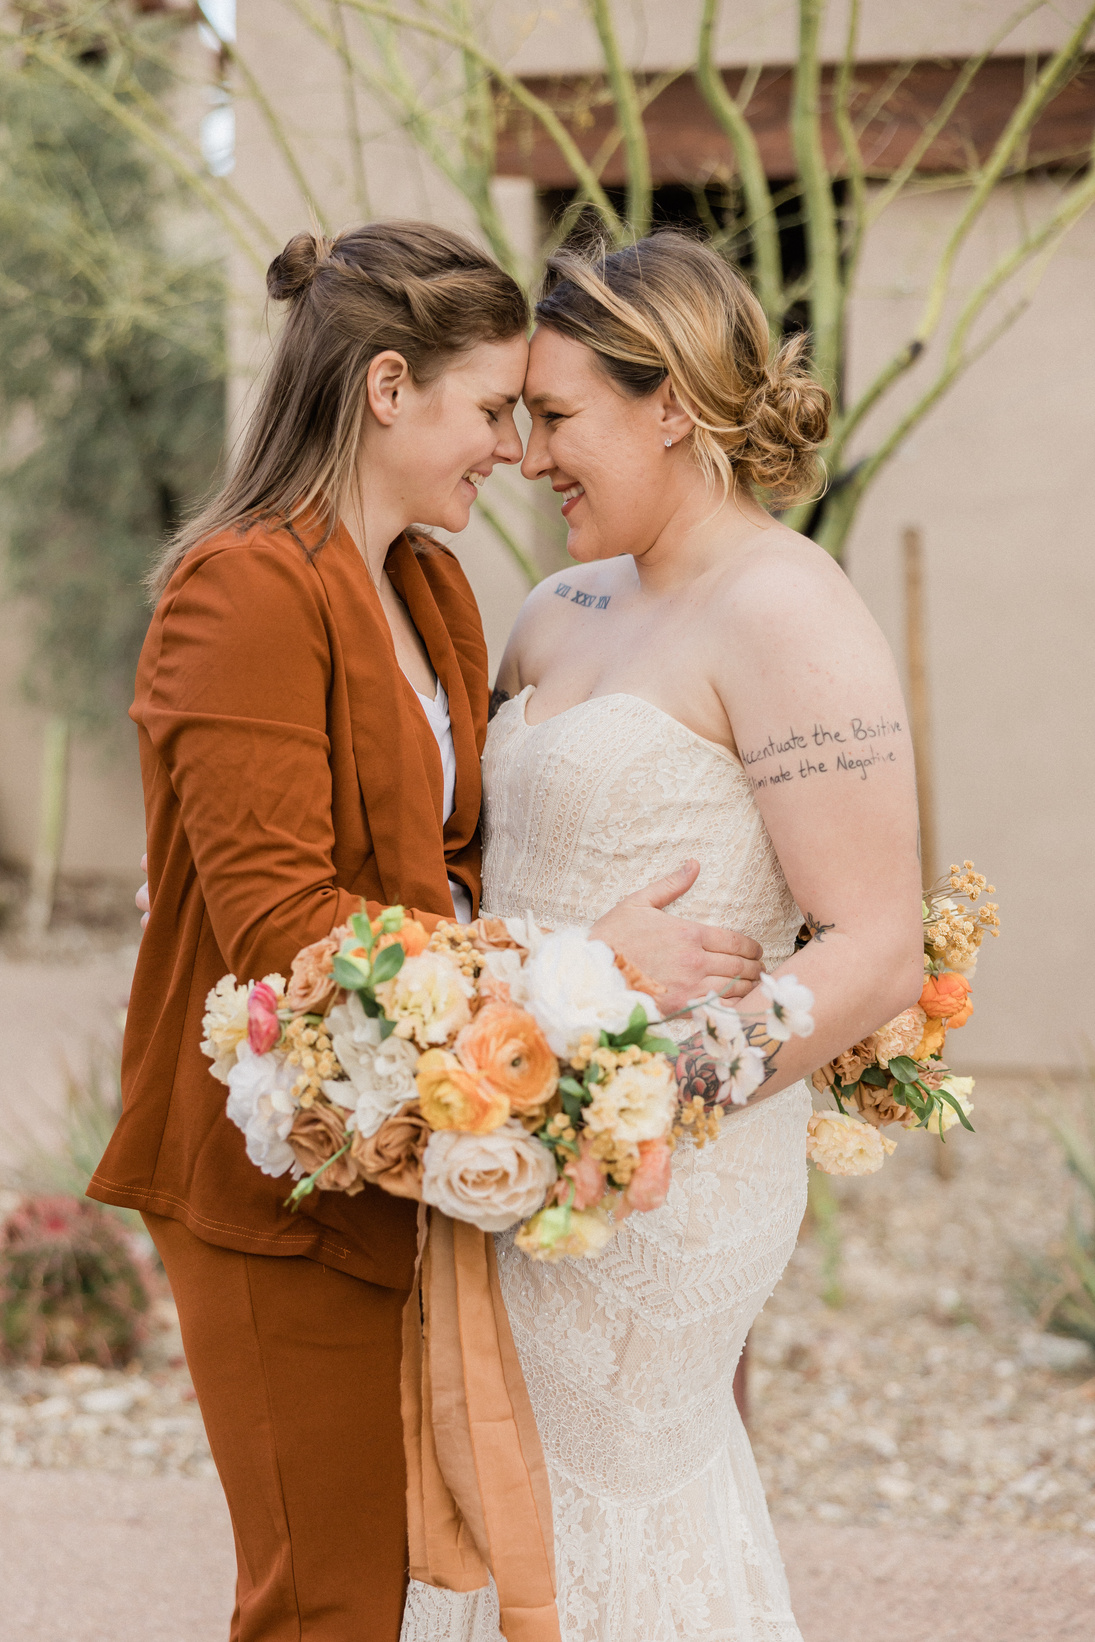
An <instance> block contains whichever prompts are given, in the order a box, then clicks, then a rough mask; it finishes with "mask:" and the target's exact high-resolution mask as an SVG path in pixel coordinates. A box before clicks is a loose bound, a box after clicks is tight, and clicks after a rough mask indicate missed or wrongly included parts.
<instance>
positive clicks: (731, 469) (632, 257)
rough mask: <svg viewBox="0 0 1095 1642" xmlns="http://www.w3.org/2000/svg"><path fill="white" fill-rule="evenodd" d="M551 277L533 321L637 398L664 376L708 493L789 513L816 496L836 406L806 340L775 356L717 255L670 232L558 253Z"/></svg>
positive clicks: (760, 317) (757, 313) (750, 302)
mask: <svg viewBox="0 0 1095 1642" xmlns="http://www.w3.org/2000/svg"><path fill="white" fill-rule="evenodd" d="M547 270H548V271H547V278H546V281H545V287H544V294H543V296H542V297H541V299H540V301H539V302H538V303H537V305H536V320H537V322H538V323H539V324H541V325H546V326H548V327H549V329H551V330H554V331H559V332H560V333H561V334H562V335H564V336H568V337H570V338H571V339H572V340H574V341H575V342H582V343H584V344H585V346H586V347H587V348H590V349H592V351H593V352H594V353H595V354H596V355H597V357H598V359H599V361H600V363H601V366H602V368H603V369H604V370H605V372H606V374H607V375H608V377H609V378H610V380H611V381H612V382H613V383H615V384H616V386H617V387H619V388H620V389H621V390H622V391H623V392H624V393H626V394H629V395H630V396H631V397H633V398H640V397H642V396H644V395H646V394H648V393H653V392H654V391H655V389H657V388H658V387H660V386H661V384H662V383H663V382H664V381H665V380H666V378H667V377H668V379H669V382H670V385H671V387H672V389H673V392H674V394H675V395H676V397H677V399H678V400H679V401H680V403H681V405H682V406H683V407H684V409H685V410H686V411H687V413H688V415H689V416H690V417H691V418H692V421H693V423H694V428H693V432H692V434H691V435H690V445H691V448H692V453H693V456H694V458H695V460H696V462H697V463H698V465H699V467H700V469H701V471H702V472H703V473H704V475H705V477H706V478H707V480H708V483H709V484H711V485H712V486H713V487H716V488H721V489H722V491H723V493H724V495H729V494H730V493H731V492H732V491H733V488H734V484H735V482H738V483H743V484H745V485H747V486H748V487H749V490H750V491H751V492H755V491H760V492H762V493H764V494H765V495H766V496H768V497H770V498H771V499H772V500H773V501H776V502H781V503H783V504H785V505H786V504H789V503H791V502H797V501H804V500H807V499H808V498H810V497H813V496H816V495H818V494H819V493H820V491H821V489H822V488H823V485H824V465H823V463H822V461H821V459H820V457H819V456H818V454H817V453H818V450H819V448H820V447H821V445H823V444H824V442H825V440H826V438H827V436H828V431H829V411H830V408H831V400H830V397H829V394H828V393H827V392H826V390H825V389H824V388H823V387H822V386H821V384H820V383H819V382H817V381H816V380H815V379H814V378H813V377H812V376H811V375H810V373H809V371H808V369H807V368H806V349H807V339H806V337H805V336H803V335H801V334H799V335H795V336H791V337H789V338H788V339H787V341H786V342H784V344H783V346H782V347H781V348H780V349H779V350H778V352H777V353H776V354H775V356H774V357H770V353H771V343H770V336H769V330H768V321H767V319H766V318H765V316H764V310H763V309H762V308H761V305H760V303H759V302H758V301H757V299H756V297H755V296H754V295H753V293H752V291H751V290H750V288H749V285H748V283H747V282H746V280H745V279H744V278H743V277H742V275H741V274H740V273H738V272H737V270H736V269H735V268H732V267H731V266H730V264H729V263H727V262H726V261H724V259H723V258H722V257H720V256H718V255H716V253H715V252H714V251H712V250H710V249H709V248H708V247H707V246H706V245H703V244H702V243H701V242H700V241H698V240H694V239H689V238H688V236H687V235H685V234H680V233H675V232H670V231H666V232H663V233H659V234H654V235H652V236H651V237H650V238H649V239H642V240H639V241H638V243H637V244H635V245H628V246H625V247H624V248H623V249H622V250H619V251H611V252H610V251H608V250H607V249H606V248H604V247H602V248H601V249H600V250H599V251H598V252H596V253H595V254H593V255H588V254H587V255H578V254H576V253H574V252H573V251H560V252H558V253H557V254H556V255H555V256H553V257H551V258H550V259H549V261H548V265H547Z"/></svg>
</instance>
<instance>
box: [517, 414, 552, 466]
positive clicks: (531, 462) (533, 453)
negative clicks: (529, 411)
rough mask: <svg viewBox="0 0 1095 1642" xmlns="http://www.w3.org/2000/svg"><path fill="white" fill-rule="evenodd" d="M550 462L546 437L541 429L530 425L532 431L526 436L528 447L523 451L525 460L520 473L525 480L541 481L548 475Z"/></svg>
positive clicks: (534, 424)
mask: <svg viewBox="0 0 1095 1642" xmlns="http://www.w3.org/2000/svg"><path fill="white" fill-rule="evenodd" d="M550 471H551V462H550V460H549V458H548V449H547V435H546V434H545V432H544V430H543V429H542V428H539V427H537V425H536V423H535V422H533V424H532V431H531V433H530V434H529V436H528V445H527V447H526V449H525V459H524V461H523V462H522V463H521V472H522V474H523V475H524V477H525V478H526V479H542V478H543V477H544V474H545V473H550Z"/></svg>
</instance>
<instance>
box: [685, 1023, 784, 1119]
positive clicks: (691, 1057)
mask: <svg viewBox="0 0 1095 1642" xmlns="http://www.w3.org/2000/svg"><path fill="white" fill-rule="evenodd" d="M742 1032H743V1034H744V1037H745V1041H746V1043H748V1044H749V1046H750V1048H752V1049H756V1050H757V1051H758V1052H759V1053H760V1055H761V1056H762V1057H763V1060H764V1076H763V1078H762V1079H761V1081H760V1083H759V1084H758V1085H757V1088H756V1089H755V1090H754V1091H753V1093H754V1094H759V1093H760V1091H761V1090H762V1089H763V1088H764V1085H765V1084H766V1083H767V1082H768V1080H769V1078H771V1077H772V1076H773V1075H774V1074H775V1070H776V1059H777V1057H778V1055H779V1052H780V1050H781V1049H782V1048H783V1044H782V1042H780V1041H779V1040H778V1039H776V1038H773V1037H770V1036H769V1034H768V1027H767V1025H766V1023H765V1022H764V1021H753V1022H751V1023H749V1024H746V1023H745V1022H743V1023H742ZM675 1071H676V1075H677V1083H678V1086H679V1089H680V1098H681V1100H682V1102H685V1103H687V1102H688V1101H691V1100H695V1098H696V1096H697V1095H698V1096H699V1097H700V1099H701V1100H702V1101H703V1104H704V1110H705V1111H708V1112H710V1111H713V1110H714V1108H715V1107H716V1106H717V1107H720V1108H721V1109H722V1110H723V1111H733V1110H735V1107H736V1103H734V1102H731V1101H730V1100H729V1099H728V1098H727V1097H728V1090H727V1088H726V1086H725V1085H723V1086H722V1093H721V1096H720V1085H719V1075H718V1070H717V1068H716V1064H715V1061H714V1060H713V1058H712V1056H711V1054H710V1052H709V1051H708V1050H707V1048H706V1047H705V1045H704V1033H703V1032H694V1033H693V1034H692V1036H691V1037H688V1038H685V1040H684V1042H683V1043H681V1044H679V1045H678V1046H677V1059H676V1063H675ZM748 1103H749V1102H748V1099H747V1100H746V1101H745V1102H743V1104H744V1105H748Z"/></svg>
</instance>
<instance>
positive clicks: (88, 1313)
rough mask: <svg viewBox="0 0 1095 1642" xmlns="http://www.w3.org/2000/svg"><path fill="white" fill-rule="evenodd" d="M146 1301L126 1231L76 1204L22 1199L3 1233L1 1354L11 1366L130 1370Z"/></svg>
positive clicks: (93, 1208)
mask: <svg viewBox="0 0 1095 1642" xmlns="http://www.w3.org/2000/svg"><path fill="white" fill-rule="evenodd" d="M148 1305H149V1295H148V1287H147V1283H146V1280H145V1274H144V1272H143V1270H142V1261H141V1259H140V1257H139V1256H138V1255H136V1254H135V1253H134V1252H133V1250H132V1249H131V1247H130V1245H129V1242H128V1240H127V1237H126V1233H125V1231H124V1230H123V1229H122V1228H121V1227H120V1226H119V1225H118V1223H117V1221H115V1220H112V1219H111V1218H110V1217H109V1216H108V1215H106V1214H104V1213H103V1212H102V1211H101V1210H100V1209H99V1208H97V1207H96V1206H95V1205H94V1204H92V1203H88V1202H81V1201H80V1199H79V1198H75V1197H60V1196H54V1197H27V1198H24V1199H23V1200H22V1202H21V1203H19V1205H18V1206H17V1207H16V1208H15V1209H14V1210H13V1212H12V1213H11V1214H10V1215H9V1216H8V1218H7V1220H6V1221H5V1223H4V1226H3V1228H2V1231H0V1349H2V1352H3V1355H4V1357H5V1359H6V1360H7V1361H8V1362H17V1363H23V1364H27V1365H29V1366H31V1367H40V1366H41V1365H42V1364H43V1363H78V1362H92V1363H98V1364H99V1365H100V1367H102V1368H111V1367H120V1366H122V1365H123V1364H125V1363H127V1362H128V1361H129V1359H130V1358H131V1357H132V1356H133V1353H134V1351H135V1350H136V1349H137V1347H138V1346H139V1345H140V1343H141V1340H142V1338H143V1335H144V1327H145V1315H146V1313H147V1311H148Z"/></svg>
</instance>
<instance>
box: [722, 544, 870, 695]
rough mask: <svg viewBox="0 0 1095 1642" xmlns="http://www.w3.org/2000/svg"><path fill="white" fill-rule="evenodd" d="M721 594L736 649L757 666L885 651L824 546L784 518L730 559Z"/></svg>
mask: <svg viewBox="0 0 1095 1642" xmlns="http://www.w3.org/2000/svg"><path fill="white" fill-rule="evenodd" d="M715 602H716V605H717V608H718V611H719V615H720V617H721V621H720V626H721V627H722V628H723V631H724V632H725V633H726V634H727V637H730V636H731V635H732V637H733V640H734V645H733V649H734V652H735V653H736V654H737V655H738V656H739V657H740V659H741V661H742V662H743V663H744V664H745V665H747V666H750V667H753V666H756V665H758V664H763V665H765V667H766V668H767V667H769V666H771V665H773V664H775V665H778V666H780V667H783V666H786V665H787V663H788V661H790V660H791V659H792V658H796V657H797V658H798V660H799V662H800V663H801V664H803V665H806V666H808V665H809V664H810V658H811V657H813V658H818V659H820V658H821V657H824V656H826V655H832V654H833V652H834V651H839V650H847V649H848V648H849V647H855V648H866V649H867V650H868V651H875V650H876V648H877V649H880V650H882V651H883V652H884V651H885V648H886V646H885V640H884V639H883V637H882V634H881V632H880V630H879V628H878V625H877V623H876V622H875V620H874V617H873V616H872V615H871V613H870V611H869V610H868V609H867V606H866V605H865V604H864V602H863V600H862V598H861V597H860V595H859V594H858V593H857V592H856V590H855V588H854V587H853V586H852V584H851V582H850V581H849V579H848V577H847V576H846V574H845V573H844V571H843V570H842V569H841V567H840V566H839V565H838V564H837V563H836V561H835V560H834V559H833V558H832V557H831V555H830V554H828V553H826V551H825V549H824V548H822V547H819V546H818V544H817V543H816V542H812V541H810V540H809V538H808V537H805V536H800V535H799V534H798V532H797V531H794V530H789V529H787V528H786V526H784V525H780V524H774V525H773V526H772V528H771V530H765V531H759V532H758V533H757V538H756V540H755V542H754V543H753V544H751V545H750V549H749V551H748V552H746V553H743V554H741V555H739V556H738V557H737V558H736V559H735V560H734V562H733V563H732V564H730V565H728V566H727V569H726V573H725V574H724V575H723V576H722V577H721V578H720V580H719V583H718V588H717V592H716V596H715Z"/></svg>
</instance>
